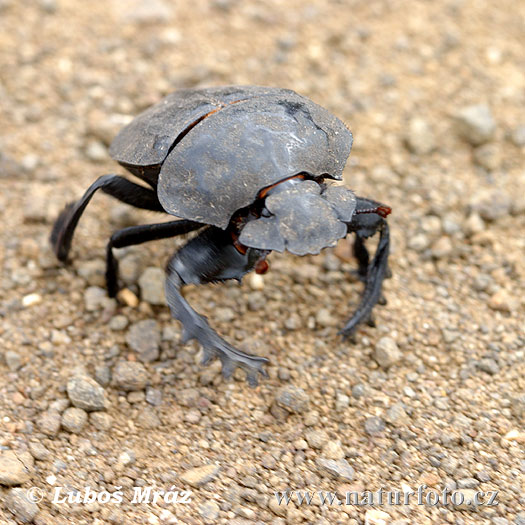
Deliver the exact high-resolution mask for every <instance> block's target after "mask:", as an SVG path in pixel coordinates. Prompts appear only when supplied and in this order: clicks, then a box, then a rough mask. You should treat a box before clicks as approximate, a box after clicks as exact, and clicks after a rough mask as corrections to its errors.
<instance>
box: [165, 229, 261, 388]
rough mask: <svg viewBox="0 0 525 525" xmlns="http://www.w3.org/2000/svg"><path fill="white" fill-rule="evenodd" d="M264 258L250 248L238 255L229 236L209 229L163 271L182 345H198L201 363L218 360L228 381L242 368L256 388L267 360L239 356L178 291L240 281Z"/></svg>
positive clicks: (189, 243)
mask: <svg viewBox="0 0 525 525" xmlns="http://www.w3.org/2000/svg"><path fill="white" fill-rule="evenodd" d="M267 254H268V252H267V251H263V250H255V249H253V248H248V249H247V251H246V253H244V254H243V253H240V252H239V251H238V250H237V249H236V248H235V247H234V245H233V242H232V238H231V235H230V233H229V232H225V231H223V230H220V229H219V228H215V227H209V228H207V229H205V230H204V231H203V232H202V233H200V234H199V235H198V236H197V237H195V238H194V239H192V240H191V241H189V242H188V243H187V244H186V245H185V246H183V247H182V248H181V249H180V250H179V251H178V252H177V253H175V255H174V256H173V257H172V258H171V259H170V261H169V263H168V266H167V269H166V273H167V275H166V300H167V302H168V305H169V307H170V310H171V314H172V315H173V317H174V318H175V319H178V320H179V321H180V322H181V323H182V327H183V335H182V338H183V341H184V342H186V341H188V340H190V339H197V341H199V343H200V344H201V345H202V348H203V352H204V358H203V363H207V362H208V361H209V360H210V359H211V358H212V357H215V356H216V357H218V358H219V359H220V360H221V362H222V373H223V375H224V377H230V376H231V375H232V373H233V371H234V370H235V368H237V367H239V368H242V369H243V370H245V372H246V376H247V380H248V383H249V384H250V385H251V386H255V385H256V384H257V378H258V375H259V374H261V375H266V372H265V370H264V365H265V364H266V363H267V362H268V359H266V358H264V357H258V356H254V355H250V354H246V353H244V352H241V351H240V350H237V349H236V348H234V347H233V346H232V345H230V344H229V343H228V342H227V341H225V340H224V339H223V338H222V337H220V336H219V335H218V334H217V332H215V331H214V330H213V329H212V328H211V327H210V325H209V324H208V321H207V320H206V318H205V317H203V316H202V315H200V314H198V313H197V312H196V311H195V310H194V309H193V308H192V307H191V306H190V305H189V304H188V302H187V301H186V300H185V299H184V297H183V296H182V294H181V288H182V287H183V286H184V285H186V284H203V283H210V282H218V281H224V280H227V279H237V280H239V281H240V280H241V279H242V277H243V275H245V274H246V273H247V272H249V271H251V270H252V269H253V268H254V267H255V265H256V264H257V263H258V262H259V261H261V260H263V259H264V257H265V256H266V255H267Z"/></svg>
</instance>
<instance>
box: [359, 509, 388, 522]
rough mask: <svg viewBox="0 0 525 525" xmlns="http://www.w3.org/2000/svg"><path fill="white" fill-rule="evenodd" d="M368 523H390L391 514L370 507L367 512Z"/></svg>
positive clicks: (366, 519) (366, 520)
mask: <svg viewBox="0 0 525 525" xmlns="http://www.w3.org/2000/svg"><path fill="white" fill-rule="evenodd" d="M364 522H365V523H366V525H390V524H391V523H392V519H391V518H390V514H387V513H386V512H384V511H382V510H378V509H368V510H367V511H366V513H365V521H364Z"/></svg>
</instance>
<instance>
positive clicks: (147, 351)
mask: <svg viewBox="0 0 525 525" xmlns="http://www.w3.org/2000/svg"><path fill="white" fill-rule="evenodd" d="M126 342H127V344H128V346H129V347H130V348H131V349H132V350H134V351H135V352H137V354H138V358H139V360H140V361H142V362H143V363H149V362H151V361H155V360H156V359H158V357H159V345H160V329H159V325H158V323H157V321H155V320H154V319H145V320H144V321H139V322H138V323H134V324H132V325H131V326H130V328H129V330H128V332H127V334H126Z"/></svg>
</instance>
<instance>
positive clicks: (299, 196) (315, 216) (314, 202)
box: [238, 175, 356, 255]
mask: <svg viewBox="0 0 525 525" xmlns="http://www.w3.org/2000/svg"><path fill="white" fill-rule="evenodd" d="M259 200H260V202H261V204H260V210H259V214H258V216H253V217H251V218H249V220H247V221H246V222H245V223H244V224H243V226H242V229H241V231H240V235H239V239H238V240H239V242H240V243H241V244H243V245H245V246H249V247H253V248H259V249H264V250H276V251H280V252H282V251H284V250H288V251H290V252H292V253H294V254H296V255H306V254H308V253H311V254H315V253H319V252H320V251H321V250H322V249H323V248H326V247H328V246H334V245H335V243H336V242H337V241H338V240H339V239H340V238H342V237H344V236H345V235H346V234H347V226H346V222H349V221H351V220H352V216H353V214H354V211H355V208H356V198H355V195H354V193H353V192H352V191H350V190H349V189H347V188H345V187H343V186H328V187H327V186H326V185H325V184H324V182H323V180H322V179H318V180H317V181H316V180H312V179H308V178H306V177H305V176H303V175H300V176H296V177H290V178H288V179H285V180H284V181H282V182H281V183H279V184H275V185H273V186H271V187H269V188H266V189H265V190H263V191H262V192H261V193H260V199H259Z"/></svg>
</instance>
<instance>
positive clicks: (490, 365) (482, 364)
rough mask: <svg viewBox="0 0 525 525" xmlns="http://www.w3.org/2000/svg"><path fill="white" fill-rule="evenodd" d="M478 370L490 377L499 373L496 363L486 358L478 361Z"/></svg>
mask: <svg viewBox="0 0 525 525" xmlns="http://www.w3.org/2000/svg"><path fill="white" fill-rule="evenodd" d="M478 368H479V369H480V370H483V372H486V373H487V374H490V375H491V376H493V375H496V374H497V373H498V372H499V366H498V363H496V361H494V359H490V358H488V357H486V358H483V359H480V360H479V362H478Z"/></svg>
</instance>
